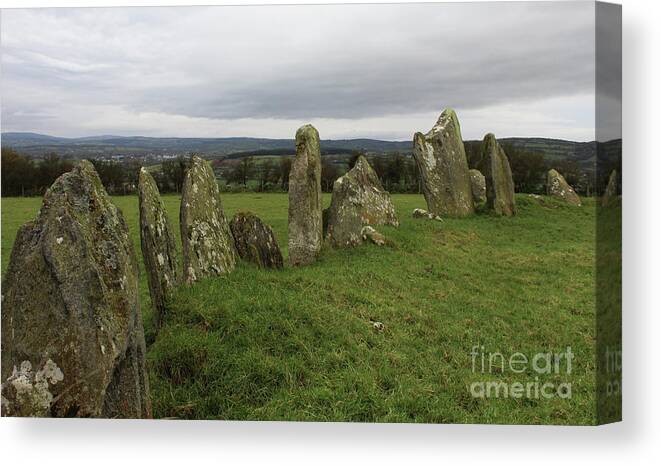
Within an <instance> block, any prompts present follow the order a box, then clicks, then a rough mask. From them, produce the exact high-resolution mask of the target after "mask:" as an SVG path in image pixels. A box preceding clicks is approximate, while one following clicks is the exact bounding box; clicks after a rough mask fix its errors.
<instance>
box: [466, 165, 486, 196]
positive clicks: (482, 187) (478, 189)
mask: <svg viewBox="0 0 661 465" xmlns="http://www.w3.org/2000/svg"><path fill="white" fill-rule="evenodd" d="M469 173H470V176H471V190H472V192H473V203H476V204H478V203H483V202H486V201H487V182H486V179H485V178H484V175H483V174H482V173H480V171H479V170H470V171H469Z"/></svg>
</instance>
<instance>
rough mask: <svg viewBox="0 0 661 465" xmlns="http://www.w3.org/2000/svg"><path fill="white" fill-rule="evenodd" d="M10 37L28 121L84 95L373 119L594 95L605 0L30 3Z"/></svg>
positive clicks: (145, 105)
mask: <svg viewBox="0 0 661 465" xmlns="http://www.w3.org/2000/svg"><path fill="white" fill-rule="evenodd" d="M2 43H3V45H2V46H3V61H2V65H3V80H4V84H3V109H2V110H3V119H4V122H5V124H8V125H10V126H11V127H19V126H20V127H21V128H23V129H24V130H31V129H32V128H31V127H29V126H30V118H41V121H42V123H43V124H46V122H47V121H48V120H49V119H52V115H53V114H58V115H59V118H60V119H62V118H66V113H67V108H68V106H70V105H74V104H77V105H85V104H89V105H109V106H110V105H115V106H121V107H122V108H126V109H127V110H128V111H137V112H158V113H166V114H173V115H184V116H190V117H204V118H212V119H237V118H274V119H312V118H342V119H359V118H372V117H380V116H384V115H406V114H410V113H424V112H429V111H440V109H441V108H442V107H444V106H455V107H461V108H465V109H479V108H483V107H487V106H491V105H497V104H502V103H508V104H509V103H513V102H530V101H535V100H540V99H545V98H550V97H558V96H571V95H579V94H586V93H588V94H589V93H593V92H594V73H595V69H594V4H592V3H590V2H576V3H574V2H568V3H565V2H559V3H497V4H484V3H473V4H469V3H461V4H409V5H352V6H343V5H335V6H328V5H327V6H282V7H236V8H232V7H218V8H207V7H191V8H182V7H178V8H115V9H85V10H78V9H66V10H57V11H54V10H33V11H29V10H22V11H21V10H18V11H11V12H3V15H2ZM39 115H41V116H39ZM75 123H76V122H75V121H72V122H71V125H74V124H75ZM129 130H130V128H127V131H126V132H128V131H129Z"/></svg>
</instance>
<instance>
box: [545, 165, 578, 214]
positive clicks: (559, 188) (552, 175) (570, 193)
mask: <svg viewBox="0 0 661 465" xmlns="http://www.w3.org/2000/svg"><path fill="white" fill-rule="evenodd" d="M546 194H547V195H549V196H551V197H555V198H556V199H560V200H564V201H565V202H567V203H568V204H570V205H576V206H579V207H580V206H581V199H580V197H579V196H578V194H576V192H574V189H573V188H572V187H571V186H570V185H569V184H567V181H565V178H564V177H563V176H562V175H561V174H560V173H558V172H557V171H556V170H549V172H548V173H547V174H546Z"/></svg>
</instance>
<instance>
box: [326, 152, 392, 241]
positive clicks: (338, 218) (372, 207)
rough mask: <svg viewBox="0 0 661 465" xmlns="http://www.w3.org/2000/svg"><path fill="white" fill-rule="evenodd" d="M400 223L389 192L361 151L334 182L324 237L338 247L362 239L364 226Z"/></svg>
mask: <svg viewBox="0 0 661 465" xmlns="http://www.w3.org/2000/svg"><path fill="white" fill-rule="evenodd" d="M383 224H389V225H391V226H399V221H397V214H396V213H395V207H394V205H393V204H392V200H391V199H390V194H389V193H388V192H386V191H385V190H384V189H383V186H381V181H380V180H379V176H378V175H377V174H376V172H375V171H374V170H373V169H372V167H371V166H370V164H369V162H368V161H367V159H366V158H365V157H363V156H362V155H361V156H360V157H358V160H357V161H356V164H355V165H354V167H353V168H352V169H351V170H350V171H349V172H348V173H347V174H345V175H344V176H342V177H340V178H338V179H337V180H336V181H335V183H334V184H333V197H332V199H331V204H330V208H329V210H328V226H327V231H328V232H327V238H328V239H329V240H330V242H331V244H332V245H334V246H337V247H342V246H351V245H356V244H359V243H360V242H362V241H363V236H362V234H361V231H362V229H363V226H367V225H383Z"/></svg>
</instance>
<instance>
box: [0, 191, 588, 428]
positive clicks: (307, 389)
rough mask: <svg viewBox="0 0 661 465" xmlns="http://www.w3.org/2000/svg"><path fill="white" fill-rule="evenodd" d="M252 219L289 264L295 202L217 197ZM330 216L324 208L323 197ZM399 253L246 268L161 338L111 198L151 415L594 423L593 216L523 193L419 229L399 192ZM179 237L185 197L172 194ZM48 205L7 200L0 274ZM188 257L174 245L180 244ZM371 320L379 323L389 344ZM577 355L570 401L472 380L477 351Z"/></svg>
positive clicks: (211, 283)
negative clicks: (483, 394)
mask: <svg viewBox="0 0 661 465" xmlns="http://www.w3.org/2000/svg"><path fill="white" fill-rule="evenodd" d="M222 198H223V205H224V208H225V211H226V213H227V214H228V216H231V215H233V214H234V212H236V211H237V210H244V209H245V210H251V211H254V212H255V213H257V214H258V215H259V216H260V217H262V219H264V220H265V221H266V222H267V223H269V224H270V225H272V227H273V229H274V231H275V233H276V236H277V238H278V241H279V242H280V246H281V247H282V248H283V249H284V250H283V252H284V253H285V255H286V246H287V195H286V194H224V195H223V197H222ZM324 200H325V204H326V205H328V203H329V201H330V196H326V197H325V198H324ZM393 200H394V203H395V206H396V208H397V211H398V214H399V217H400V221H401V226H400V227H399V228H391V227H380V228H379V230H381V231H382V232H384V233H385V234H386V236H388V238H389V239H391V240H392V244H391V245H390V246H387V247H383V248H378V247H376V246H373V245H371V244H370V245H363V246H360V247H356V248H353V249H345V250H324V251H323V254H322V256H321V258H320V260H319V262H318V263H316V264H314V265H312V266H309V267H305V268H298V269H291V268H286V269H285V270H283V271H264V270H259V269H257V268H255V267H253V266H251V265H247V264H240V265H239V267H238V268H237V270H236V271H235V272H234V273H232V274H230V275H228V276H225V277H219V278H214V279H207V280H204V281H201V282H199V283H197V284H195V285H194V286H193V287H191V288H182V289H181V290H180V291H179V292H178V294H177V296H176V298H175V299H174V302H172V305H171V308H170V314H169V316H168V318H167V321H166V324H165V326H164V328H163V329H162V331H161V332H160V333H159V334H158V335H156V334H155V332H154V329H153V326H152V322H151V320H152V311H151V307H150V304H149V294H148V290H147V284H146V275H145V273H144V269H143V265H142V261H141V254H140V237H139V229H138V208H137V206H138V202H137V197H134V196H126V197H114V201H115V203H116V204H117V205H118V206H119V207H120V208H121V209H122V211H123V212H124V215H125V217H126V219H127V222H128V224H129V228H130V230H131V236H132V239H133V242H134V245H135V249H136V254H137V256H138V257H139V258H140V267H141V276H140V280H141V298H142V308H143V313H144V317H145V330H146V339H147V344H148V346H149V348H148V363H149V371H150V379H151V389H152V396H153V400H154V414H155V416H157V417H177V418H198V419H207V418H209V419H210V418H220V419H236V420H239V419H241V420H247V419H252V420H307V421H325V420H333V421H375V422H402V421H404V422H411V421H414V422H446V423H463V422H482V423H558V424H567V423H574V424H575V423H593V422H594V420H595V395H594V391H595V380H594V377H595V367H594V358H595V328H594V326H595V319H594V318H595V310H594V304H595V287H594V283H595V275H594V273H595V272H594V263H595V239H594V238H595V209H594V200H593V199H584V203H585V205H584V206H583V207H581V208H572V207H568V206H565V205H562V204H560V203H558V202H555V201H553V200H550V199H548V198H545V197H542V198H540V199H533V198H531V197H528V196H526V195H518V196H517V202H518V208H519V214H518V215H517V216H516V217H514V218H499V217H495V216H492V215H490V214H487V213H481V214H478V215H476V216H474V217H471V218H466V219H457V220H453V219H446V220H444V222H442V223H438V222H431V221H423V220H413V219H412V218H411V216H410V215H411V211H412V210H413V208H416V207H420V208H425V202H424V199H423V197H422V196H419V195H394V196H393ZM164 201H165V203H166V206H167V208H168V211H169V214H170V219H171V221H172V222H173V223H174V224H175V230H176V231H177V234H178V232H179V231H178V210H179V199H178V197H177V196H165V197H164ZM40 204H41V199H39V198H3V199H2V271H3V273H4V271H5V270H6V267H7V264H8V261H9V254H10V251H11V246H12V243H13V241H14V238H15V235H16V231H17V229H18V227H19V226H20V225H21V224H22V223H24V222H26V221H29V220H30V219H32V218H34V216H35V214H36V213H37V211H38V209H39V206H40ZM180 249H181V247H180ZM374 322H381V323H383V325H384V330H383V331H377V330H375V328H374V325H373V323H374ZM474 345H483V346H484V350H485V351H486V352H501V353H503V354H505V355H506V356H509V355H511V354H512V353H514V352H523V353H526V354H529V355H532V354H535V353H538V352H562V351H564V350H565V349H566V347H568V346H571V349H572V351H573V352H574V354H575V360H574V366H573V368H574V370H573V372H572V376H571V377H569V378H567V377H566V376H558V375H540V376H539V380H540V382H545V381H551V382H556V383H557V382H562V381H571V382H572V400H571V401H568V400H563V399H558V398H555V399H551V400H546V399H511V398H510V399H486V400H483V399H475V398H473V397H472V396H471V395H470V393H469V390H468V386H469V385H470V383H471V382H473V381H484V380H494V381H501V380H502V381H505V382H514V381H520V382H523V383H525V382H527V381H530V382H533V381H535V376H536V375H535V374H534V373H530V372H528V373H525V374H521V375H517V374H513V373H512V372H510V371H506V372H505V373H499V372H494V373H492V374H487V375H483V374H481V373H479V372H478V373H474V372H473V371H472V364H471V355H470V352H471V349H472V347H473V346H474Z"/></svg>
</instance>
